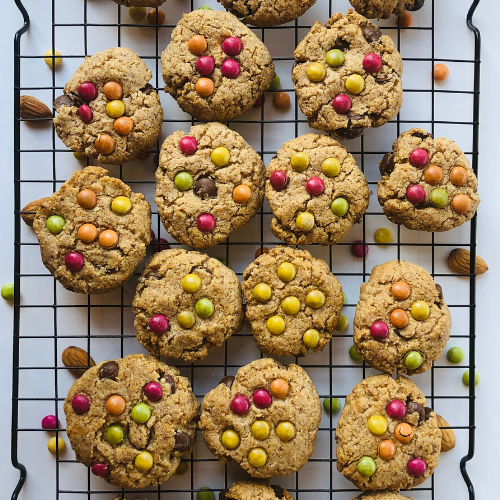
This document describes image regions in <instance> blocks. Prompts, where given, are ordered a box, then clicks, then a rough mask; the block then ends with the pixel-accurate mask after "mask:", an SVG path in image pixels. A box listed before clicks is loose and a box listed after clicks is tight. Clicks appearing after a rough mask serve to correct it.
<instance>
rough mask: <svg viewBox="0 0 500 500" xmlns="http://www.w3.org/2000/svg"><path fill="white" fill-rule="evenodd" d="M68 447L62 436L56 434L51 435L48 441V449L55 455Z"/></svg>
mask: <svg viewBox="0 0 500 500" xmlns="http://www.w3.org/2000/svg"><path fill="white" fill-rule="evenodd" d="M65 448H66V443H65V442H64V440H63V438H62V437H59V436H57V437H56V436H54V437H51V438H50V439H49V441H48V443H47V449H48V450H49V451H50V453H52V455H55V454H56V453H57V452H59V453H61V452H62V451H64V449H65Z"/></svg>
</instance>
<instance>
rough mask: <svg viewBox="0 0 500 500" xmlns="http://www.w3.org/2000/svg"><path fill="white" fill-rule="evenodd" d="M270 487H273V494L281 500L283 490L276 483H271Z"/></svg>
mask: <svg viewBox="0 0 500 500" xmlns="http://www.w3.org/2000/svg"><path fill="white" fill-rule="evenodd" d="M271 488H272V489H273V491H274V494H275V495H276V496H277V497H278V498H279V499H280V500H281V499H282V498H283V495H284V494H285V490H284V489H283V488H282V487H281V486H278V485H277V484H272V485H271Z"/></svg>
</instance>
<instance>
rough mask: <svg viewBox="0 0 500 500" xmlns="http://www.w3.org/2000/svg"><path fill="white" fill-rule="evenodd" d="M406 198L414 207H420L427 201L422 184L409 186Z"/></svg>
mask: <svg viewBox="0 0 500 500" xmlns="http://www.w3.org/2000/svg"><path fill="white" fill-rule="evenodd" d="M406 198H407V200H408V201H409V202H410V203H411V204H413V205H420V203H422V202H423V201H424V200H425V189H424V188H423V187H422V186H421V185H420V184H413V186H408V189H407V190H406Z"/></svg>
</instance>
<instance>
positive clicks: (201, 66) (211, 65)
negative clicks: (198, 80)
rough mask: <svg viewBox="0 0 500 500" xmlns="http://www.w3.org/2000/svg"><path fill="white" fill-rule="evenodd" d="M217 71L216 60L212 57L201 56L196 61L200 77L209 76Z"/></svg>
mask: <svg viewBox="0 0 500 500" xmlns="http://www.w3.org/2000/svg"><path fill="white" fill-rule="evenodd" d="M214 69H215V60H214V58H213V57H211V56H201V57H200V58H199V59H198V60H197V61H196V71H198V73H199V74H200V75H203V76H207V75H210V74H212V73H213V71H214Z"/></svg>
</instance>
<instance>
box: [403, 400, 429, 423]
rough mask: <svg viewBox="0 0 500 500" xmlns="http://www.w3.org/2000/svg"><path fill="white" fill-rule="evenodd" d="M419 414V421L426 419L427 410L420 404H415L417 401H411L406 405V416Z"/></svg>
mask: <svg viewBox="0 0 500 500" xmlns="http://www.w3.org/2000/svg"><path fill="white" fill-rule="evenodd" d="M410 413H418V420H419V421H421V420H424V419H425V408H424V407H423V405H421V404H420V403H415V401H410V402H409V403H406V414H410Z"/></svg>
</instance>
